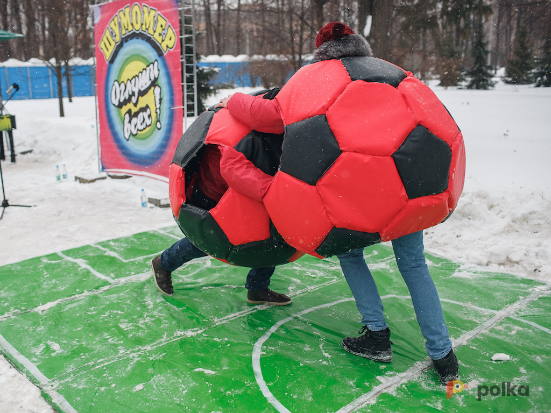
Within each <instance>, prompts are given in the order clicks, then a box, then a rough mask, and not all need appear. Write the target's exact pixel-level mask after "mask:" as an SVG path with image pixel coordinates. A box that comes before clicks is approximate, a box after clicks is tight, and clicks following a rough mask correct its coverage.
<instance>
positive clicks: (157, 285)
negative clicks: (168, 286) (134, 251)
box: [149, 260, 174, 297]
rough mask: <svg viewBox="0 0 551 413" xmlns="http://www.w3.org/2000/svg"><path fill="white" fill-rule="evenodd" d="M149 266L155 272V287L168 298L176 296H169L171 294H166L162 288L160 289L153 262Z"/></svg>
mask: <svg viewBox="0 0 551 413" xmlns="http://www.w3.org/2000/svg"><path fill="white" fill-rule="evenodd" d="M149 265H150V267H151V271H152V272H153V281H155V286H156V287H157V289H158V290H159V291H160V292H161V293H163V295H166V296H167V297H172V296H173V295H174V293H172V294H169V293H166V292H164V291H163V290H162V289H161V287H159V284H157V277H156V276H155V268H153V260H151V261H149Z"/></svg>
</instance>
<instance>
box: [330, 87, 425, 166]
mask: <svg viewBox="0 0 551 413" xmlns="http://www.w3.org/2000/svg"><path fill="white" fill-rule="evenodd" d="M327 121H328V123H329V126H330V127H331V130H332V131H333V133H334V134H335V138H336V139H337V141H338V142H339V146H340V148H341V149H342V150H343V151H349V152H360V153H365V154H366V155H378V156H385V155H386V156H390V155H392V154H393V153H394V152H395V151H396V150H397V149H398V148H399V147H400V145H401V144H402V142H403V141H404V139H406V137H407V136H408V135H409V133H410V132H411V131H412V130H413V129H414V128H415V126H417V124H416V122H415V119H414V117H413V113H412V112H411V110H409V108H408V106H407V104H406V101H405V100H404V98H403V97H402V94H401V93H400V92H398V91H397V90H396V88H394V87H392V86H391V85H387V84H384V83H376V82H364V81H363V80H356V81H355V82H353V83H351V84H350V85H348V86H347V87H346V89H345V91H344V92H343V93H342V95H341V96H339V98H338V99H337V101H336V102H335V103H334V104H333V105H332V106H331V107H330V108H329V110H328V111H327Z"/></svg>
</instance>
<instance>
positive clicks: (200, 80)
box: [197, 55, 219, 114]
mask: <svg viewBox="0 0 551 413" xmlns="http://www.w3.org/2000/svg"><path fill="white" fill-rule="evenodd" d="M199 59H200V56H199V55H197V62H199ZM214 76H216V70H214V69H211V68H207V67H201V66H199V65H197V112H198V114H201V113H203V112H204V111H205V110H206V109H207V108H206V107H205V100H206V99H207V98H208V97H209V96H212V95H214V94H215V93H216V92H217V90H218V89H219V88H217V87H216V86H214V85H212V84H211V81H212V79H213V78H214Z"/></svg>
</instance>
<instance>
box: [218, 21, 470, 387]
mask: <svg viewBox="0 0 551 413" xmlns="http://www.w3.org/2000/svg"><path fill="white" fill-rule="evenodd" d="M347 56H370V57H372V56H373V53H372V51H371V47H370V46H369V44H368V43H367V41H366V40H365V39H364V38H363V37H362V36H360V35H356V34H354V32H353V31H352V30H351V29H350V27H348V26H346V25H344V24H343V23H340V22H331V23H328V24H326V25H325V26H323V27H322V28H321V30H320V31H319V32H318V35H317V36H316V49H315V50H314V56H313V60H314V61H321V60H330V59H341V58H344V57H347ZM216 106H217V107H226V108H228V109H229V111H230V113H231V114H232V115H233V116H234V117H236V118H237V119H239V120H240V121H241V122H242V123H245V124H246V125H248V126H251V127H253V129H256V130H258V131H261V132H269V133H283V132H284V125H283V120H282V119H281V111H280V110H279V107H278V104H277V101H276V100H271V101H254V99H253V98H252V97H250V96H247V95H244V94H241V93H236V94H234V95H231V96H228V97H226V98H224V99H222V100H221V101H220V103H218V104H217V105H216ZM265 127H269V128H270V129H269V130H263V128H265ZM392 247H393V248H394V255H395V256H396V262H397V264H398V269H399V270H400V273H401V274H402V277H403V278H404V281H405V282H406V285H407V287H408V289H409V291H410V294H411V298H412V301H413V307H414V309H415V314H416V315H417V321H418V322H419V325H420V327H421V332H422V334H423V336H424V337H425V339H426V344H425V347H426V349H427V353H428V354H429V356H430V357H431V358H432V360H433V364H434V367H435V369H436V371H437V373H438V376H439V378H440V382H441V383H442V384H443V385H446V384H447V383H448V381H450V380H456V379H458V378H459V365H458V362H457V357H456V356H455V354H454V352H453V350H452V343H451V341H450V337H449V332H448V329H447V327H446V323H445V321H444V315H443V313H442V306H441V305H440V298H439V297H438V292H437V291H436V287H435V285H434V282H433V281H432V278H431V276H430V273H429V271H428V267H427V264H426V261H425V255H424V245H423V232H422V231H419V232H415V233H413V234H409V235H405V236H403V237H400V238H397V239H395V240H393V241H392ZM337 257H338V259H339V260H340V263H341V268H342V272H343V274H344V276H345V278H346V281H347V282H348V285H349V286H350V289H351V291H352V294H353V295H354V298H355V300H356V305H357V307H358V310H359V311H360V314H361V315H362V324H363V327H362V329H361V330H360V332H359V333H358V334H362V335H361V336H360V337H346V338H345V339H344V340H343V342H342V347H343V349H344V350H346V351H348V352H350V353H352V354H355V355H358V356H361V357H365V358H368V359H371V360H375V361H381V362H390V361H391V360H392V348H391V342H390V329H389V328H388V325H387V323H386V321H385V318H384V315H383V303H382V301H381V297H380V296H379V292H378V291H377V286H376V285H375V282H374V280H373V276H372V275H371V272H370V271H369V268H368V267H367V264H366V263H365V260H364V257H363V248H361V249H356V250H353V251H349V252H346V253H343V254H340V255H338V256H337Z"/></svg>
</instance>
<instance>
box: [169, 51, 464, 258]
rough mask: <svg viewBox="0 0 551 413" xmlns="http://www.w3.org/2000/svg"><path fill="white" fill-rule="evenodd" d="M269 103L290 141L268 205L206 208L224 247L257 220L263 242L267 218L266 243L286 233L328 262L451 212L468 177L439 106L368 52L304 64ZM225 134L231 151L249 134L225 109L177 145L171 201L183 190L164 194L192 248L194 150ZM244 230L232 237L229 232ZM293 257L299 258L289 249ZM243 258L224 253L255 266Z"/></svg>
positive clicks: (459, 142) (453, 127)
mask: <svg viewBox="0 0 551 413" xmlns="http://www.w3.org/2000/svg"><path fill="white" fill-rule="evenodd" d="M275 99H276V100H277V102H278V105H279V108H280V111H281V115H282V118H283V121H284V124H285V135H284V139H283V145H282V149H281V158H280V162H279V166H278V170H277V173H275V176H274V179H273V181H272V184H271V186H270V188H269V190H268V191H267V193H266V195H265V197H264V199H263V204H264V206H265V208H266V209H264V208H263V206H261V204H260V203H259V204H258V205H257V204H254V206H253V203H252V202H248V201H246V200H244V199H243V198H242V197H239V201H237V197H238V195H237V194H232V199H233V198H234V197H235V198H236V201H235V202H236V203H237V202H239V208H240V209H239V210H238V209H237V208H235V207H231V208H230V207H226V206H223V207H221V208H227V209H226V211H228V213H227V214H226V213H224V214H221V213H220V212H218V210H217V208H218V207H217V208H215V210H212V211H211V212H210V215H211V217H212V219H213V221H215V222H216V223H218V225H215V224H214V222H213V223H212V228H210V227H209V230H208V231H210V233H211V234H217V235H216V236H217V237H219V238H220V237H222V235H223V234H225V235H226V236H227V238H228V239H229V240H230V242H229V243H227V242H226V244H224V247H223V248H222V249H223V250H224V251H226V250H231V249H232V248H233V249H234V250H235V249H238V248H239V247H231V246H230V244H233V245H237V244H238V243H239V242H242V241H243V239H241V238H240V237H242V236H244V235H245V233H247V231H248V230H252V228H253V227H255V226H256V224H254V222H256V221H255V220H257V219H258V217H259V216H260V215H262V216H263V218H262V219H263V220H264V221H265V222H264V224H263V225H264V230H263V231H264V232H263V233H264V235H265V236H266V237H267V236H268V229H267V228H268V224H266V222H267V221H268V219H269V220H270V221H271V228H272V231H271V233H272V234H274V237H272V238H269V240H270V242H275V241H276V240H279V241H280V242H281V239H280V238H279V237H282V238H283V240H284V241H285V242H286V244H288V245H290V246H291V247H293V248H294V249H296V250H298V251H302V252H305V253H308V254H310V255H313V256H315V257H318V258H323V257H329V256H332V255H336V254H340V253H343V252H346V251H350V250H352V249H356V248H360V247H366V246H369V245H372V244H375V243H378V242H381V241H390V240H393V239H395V238H398V237H401V236H403V235H407V234H411V233H413V232H417V231H420V230H423V229H426V228H429V227H432V226H434V225H437V224H439V223H441V222H443V221H444V220H446V218H447V217H449V215H450V214H451V213H452V212H453V210H454V209H455V207H456V205H457V202H458V199H459V197H460V195H461V192H462V190H463V184H464V177H465V147H464V143H463V137H462V134H461V132H460V130H459V128H458V126H457V124H456V123H455V121H454V120H453V118H452V117H451V115H450V114H449V113H448V111H447V110H446V108H445V107H444V105H443V104H442V103H441V102H440V101H439V99H438V98H437V97H436V96H435V95H434V93H433V92H432V91H431V90H430V89H429V88H428V87H427V86H426V85H425V84H423V83H422V82H421V81H419V80H418V79H416V78H415V77H414V76H413V75H412V74H411V73H409V72H406V71H404V70H403V69H401V68H399V67H397V66H395V65H393V64H391V63H388V62H385V61H383V60H380V59H376V58H373V57H345V58H341V59H334V60H324V61H320V62H314V63H313V64H310V65H307V66H305V67H303V68H301V69H300V70H299V71H298V72H297V73H296V74H295V75H294V76H293V77H292V78H291V79H290V80H289V82H288V83H287V84H286V85H285V86H284V87H283V88H282V89H281V91H280V92H279V94H277V96H276V97H275ZM222 130H223V132H224V133H223V134H222V135H224V134H225V135H227V136H229V135H230V134H231V136H233V137H234V138H231V139H230V138H226V139H229V140H226V141H225V142H226V143H225V144H228V145H234V146H235V147H236V148H239V146H240V145H243V144H242V143H241V141H240V140H238V139H236V137H239V136H248V135H247V134H248V133H254V132H250V131H249V130H248V128H247V127H244V126H243V125H242V124H239V123H238V122H236V120H235V119H233V118H232V117H231V115H230V114H229V112H228V110H227V109H223V110H221V111H220V112H218V113H216V114H213V113H206V114H203V115H201V116H200V117H199V119H198V120H197V121H196V122H195V123H194V124H193V125H192V127H191V128H190V130H189V131H188V132H186V134H185V135H184V137H183V138H182V139H183V141H185V143H183V142H180V146H179V150H177V151H176V155H175V157H174V160H173V162H174V163H173V165H172V166H171V168H172V169H171V175H170V180H171V184H170V185H171V188H172V189H171V194H172V191H177V190H178V188H181V190H180V195H178V196H174V195H171V203H172V206H173V212H174V216H175V217H176V218H177V221H178V223H179V225H180V227H181V228H182V230H183V232H184V233H185V234H186V235H187V236H189V238H190V240H191V241H192V242H194V243H195V239H194V237H195V236H194V234H193V232H194V231H197V230H199V231H203V230H202V229H198V227H197V225H196V224H195V222H196V219H195V218H194V219H190V216H189V213H188V212H187V211H188V210H189V209H190V207H189V206H188V205H187V204H186V202H185V196H184V195H183V194H184V191H185V190H186V188H187V186H188V185H189V184H188V182H190V179H192V173H193V168H196V166H193V165H192V164H194V163H197V162H200V159H199V157H197V156H196V153H197V151H198V148H200V146H201V145H203V143H204V142H206V143H210V142H214V139H213V138H211V137H212V136H214V135H216V136H220V131H222ZM237 131H239V132H237ZM232 139H234V140H232ZM184 148H186V150H185V151H184ZM251 160H252V159H251ZM253 163H254V161H253ZM174 188H176V189H174ZM223 200H224V199H223ZM227 201H229V199H228V200H227ZM247 208H251V209H250V210H247ZM230 210H231V214H232V215H231V216H229V215H228V214H230ZM260 211H262V212H260ZM265 211H267V215H264V214H266V212H265ZM178 212H179V214H178ZM268 216H269V218H268ZM245 222H248V224H246V223H245ZM245 228H247V231H245V232H243V233H242V234H241V235H239V236H237V233H235V232H232V231H237V232H240V231H242V230H244V229H245ZM205 234H206V233H205ZM218 234H219V235H218ZM207 235H208V234H207ZM234 238H235V239H236V241H232V240H233V239H234ZM217 239H218V238H217ZM212 242H215V241H214V238H213V241H212ZM245 245H247V244H245ZM196 246H197V247H198V248H202V247H201V245H198V244H196ZM205 251H206V252H207V253H209V254H211V255H213V256H214V257H216V258H221V257H222V256H221V255H220V256H217V255H216V254H215V253H213V252H214V251H213V250H212V251H213V252H210V251H209V250H206V249H205ZM256 251H258V250H255V253H256ZM232 252H233V251H232ZM232 252H230V256H231V254H232ZM264 254H269V251H266V252H264ZM288 255H289V258H290V259H291V257H293V258H296V255H293V254H292V250H289V252H288ZM247 259H248V258H245V256H243V259H242V260H241V259H240V260H239V262H237V261H236V260H232V259H231V257H228V258H227V260H228V261H229V262H233V263H236V264H239V265H246V266H252V265H251V264H247V263H248V261H246V260H247ZM251 262H252V261H251ZM279 263H281V262H279Z"/></svg>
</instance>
